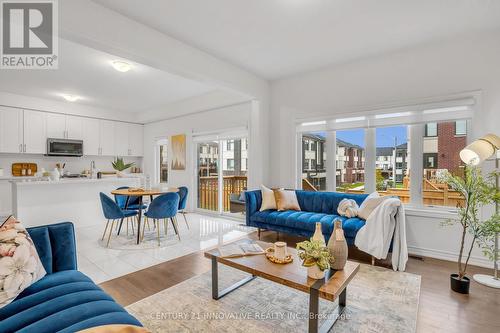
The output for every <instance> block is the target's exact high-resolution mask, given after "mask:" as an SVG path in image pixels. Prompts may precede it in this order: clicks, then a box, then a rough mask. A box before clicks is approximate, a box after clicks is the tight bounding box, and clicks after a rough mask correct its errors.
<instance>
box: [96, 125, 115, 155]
mask: <svg viewBox="0 0 500 333" xmlns="http://www.w3.org/2000/svg"><path fill="white" fill-rule="evenodd" d="M115 123H116V122H114V121H110V120H100V127H99V129H100V135H99V140H100V148H101V149H100V154H99V155H103V156H113V155H115Z"/></svg>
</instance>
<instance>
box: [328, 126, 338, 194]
mask: <svg viewBox="0 0 500 333" xmlns="http://www.w3.org/2000/svg"><path fill="white" fill-rule="evenodd" d="M336 151H337V133H336V132H335V131H328V132H327V133H326V190H327V191H336V190H337V158H336V156H337V154H336Z"/></svg>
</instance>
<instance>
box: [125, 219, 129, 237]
mask: <svg viewBox="0 0 500 333" xmlns="http://www.w3.org/2000/svg"><path fill="white" fill-rule="evenodd" d="M129 220H130V219H129V218H128V217H127V221H126V222H125V223H127V236H128V222H129Z"/></svg>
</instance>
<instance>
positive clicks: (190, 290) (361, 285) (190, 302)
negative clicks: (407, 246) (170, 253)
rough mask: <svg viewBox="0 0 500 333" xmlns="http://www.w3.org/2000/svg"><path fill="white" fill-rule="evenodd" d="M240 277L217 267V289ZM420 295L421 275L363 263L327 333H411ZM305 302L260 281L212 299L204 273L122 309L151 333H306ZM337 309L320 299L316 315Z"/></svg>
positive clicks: (208, 277) (300, 296) (293, 293)
mask: <svg viewBox="0 0 500 333" xmlns="http://www.w3.org/2000/svg"><path fill="white" fill-rule="evenodd" d="M244 276H246V275H245V273H242V272H240V271H238V270H235V269H233V268H229V267H226V266H224V265H219V288H220V290H222V289H223V288H225V287H226V286H229V285H230V284H232V283H234V282H236V281H238V280H239V279H241V278H242V277H244ZM419 294H420V276H418V275H415V274H410V273H402V272H393V271H392V270H388V269H385V268H381V267H374V266H369V265H364V264H363V265H361V268H360V270H359V272H358V274H357V275H356V276H355V278H354V279H353V281H352V282H351V283H350V284H349V287H348V289H347V307H346V310H345V312H344V314H343V315H342V316H341V317H340V318H339V319H338V320H337V322H336V323H335V326H334V327H333V330H332V332H333V331H334V332H391V333H392V332H415V330H416V321H417V311H418V300H419ZM308 301H309V299H308V296H307V294H305V293H302V292H300V291H296V290H293V289H291V288H288V287H285V286H282V285H279V284H277V283H274V282H270V281H267V280H264V279H262V278H257V279H255V280H253V281H251V282H249V283H248V284H246V285H244V286H242V287H240V288H239V289H238V290H235V291H233V292H232V293H230V294H228V295H226V296H224V297H223V298H222V299H220V300H218V301H215V300H213V299H212V297H211V275H210V272H207V273H205V274H202V275H199V276H196V277H194V278H192V279H189V280H186V281H184V282H182V283H180V284H178V285H176V286H174V287H172V288H169V289H165V290H163V291H161V292H159V293H157V294H155V295H152V296H150V297H148V298H145V299H143V300H141V301H139V302H136V303H134V304H131V305H129V306H128V307H127V310H128V311H129V312H130V313H132V314H133V315H134V316H135V317H136V318H137V319H139V321H141V322H142V323H143V324H144V326H145V327H147V328H148V329H150V330H151V331H153V332H245V333H250V332H252V333H253V332H273V333H278V332H307V320H306V319H305V318H306V317H307V315H308V313H307V311H308V304H309V303H308ZM336 306H337V301H335V302H327V301H325V300H322V301H321V302H320V313H322V314H327V313H331V312H333V310H334V309H335V308H336ZM321 323H322V321H321V320H320V324H321Z"/></svg>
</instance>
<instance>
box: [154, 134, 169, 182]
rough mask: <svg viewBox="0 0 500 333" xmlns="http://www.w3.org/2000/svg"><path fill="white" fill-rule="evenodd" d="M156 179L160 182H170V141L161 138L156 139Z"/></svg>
mask: <svg viewBox="0 0 500 333" xmlns="http://www.w3.org/2000/svg"><path fill="white" fill-rule="evenodd" d="M156 154H157V157H156V161H157V162H156V168H155V169H156V181H157V182H158V183H167V182H168V141H167V139H159V140H157V141H156Z"/></svg>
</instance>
